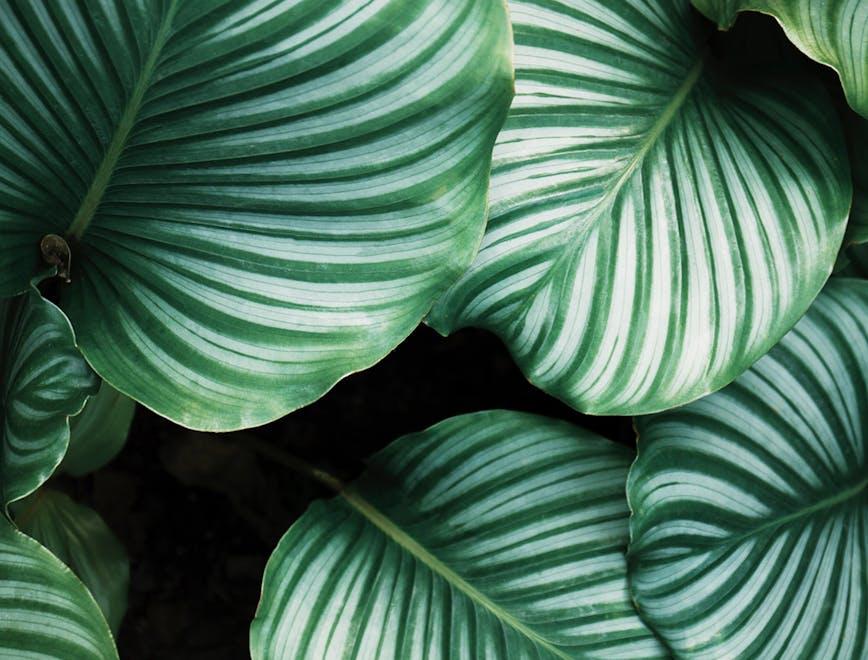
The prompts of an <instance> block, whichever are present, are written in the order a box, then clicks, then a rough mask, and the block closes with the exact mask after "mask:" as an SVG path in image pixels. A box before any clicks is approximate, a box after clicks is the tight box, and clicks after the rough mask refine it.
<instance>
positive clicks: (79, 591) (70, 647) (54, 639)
mask: <svg viewBox="0 0 868 660" xmlns="http://www.w3.org/2000/svg"><path fill="white" fill-rule="evenodd" d="M0 657H2V658H25V657H26V658H37V657H39V658H63V659H64V660H79V659H81V660H95V659H102V658H117V657H118V654H117V651H116V650H115V645H114V641H113V640H112V636H111V632H109V629H108V626H107V625H106V622H105V619H103V616H102V614H101V613H100V611H99V607H98V606H97V604H96V602H95V601H94V600H93V597H92V596H91V595H90V594H89V593H88V591H87V589H85V587H84V585H83V584H82V583H81V582H80V581H79V579H78V578H77V577H75V575H73V574H72V571H70V570H69V569H68V568H67V567H66V566H64V565H63V564H62V563H60V561H59V560H58V559H57V558H56V557H55V556H54V555H52V554H51V553H50V552H49V551H48V550H46V549H45V548H43V547H42V546H41V545H39V544H38V543H37V542H36V541H34V540H33V539H31V538H28V537H27V536H25V535H24V534H22V533H21V532H19V531H17V530H16V529H15V528H14V526H13V525H12V524H11V523H10V522H9V521H8V520H6V518H4V517H2V516H0Z"/></svg>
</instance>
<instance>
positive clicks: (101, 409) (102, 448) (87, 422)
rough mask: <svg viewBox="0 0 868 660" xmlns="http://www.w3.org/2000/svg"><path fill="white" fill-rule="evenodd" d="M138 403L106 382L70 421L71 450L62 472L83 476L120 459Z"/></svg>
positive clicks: (64, 461)
mask: <svg viewBox="0 0 868 660" xmlns="http://www.w3.org/2000/svg"><path fill="white" fill-rule="evenodd" d="M135 413H136V402H135V401H133V400H132V399H130V398H129V397H127V396H124V395H123V394H121V393H120V392H118V391H117V390H116V389H115V388H113V387H112V386H111V385H109V384H108V383H106V382H103V383H101V384H100V388H99V392H97V393H96V395H95V396H93V397H92V398H91V399H89V400H88V402H87V404H86V405H85V406H84V410H82V411H81V413H80V414H79V415H76V416H75V417H73V418H72V419H71V420H69V449H67V451H66V456H64V457H63V463H62V464H61V469H62V470H63V471H64V472H68V473H69V474H71V475H73V476H75V477H80V476H82V475H84V474H87V473H88V472H94V471H95V470H98V469H99V468H101V467H102V466H103V465H105V464H106V463H108V462H109V461H110V460H111V459H113V458H114V457H115V456H117V454H118V452H120V450H121V449H122V448H123V446H124V443H125V442H126V441H127V434H128V433H129V431H130V425H131V424H132V422H133V415H135Z"/></svg>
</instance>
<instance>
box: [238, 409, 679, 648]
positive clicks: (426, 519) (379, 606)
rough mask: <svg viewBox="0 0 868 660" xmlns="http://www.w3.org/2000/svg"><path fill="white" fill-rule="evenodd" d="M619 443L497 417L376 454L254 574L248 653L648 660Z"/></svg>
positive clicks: (457, 423) (442, 428)
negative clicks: (629, 580)
mask: <svg viewBox="0 0 868 660" xmlns="http://www.w3.org/2000/svg"><path fill="white" fill-rule="evenodd" d="M629 460H630V452H629V451H628V450H626V449H625V448H623V447H620V446H618V445H614V444H612V443H610V442H608V441H606V440H603V439H602V438H600V437H597V436H595V435H593V434H591V433H589V432H586V431H582V430H580V429H577V428H575V427H572V426H570V425H568V424H565V423H563V422H557V421H553V420H547V419H545V418H540V417H535V416H531V415H526V414H520V413H510V412H505V411H494V412H485V413H476V414H473V415H466V416H462V417H455V418H452V419H449V420H447V421H445V422H442V423H441V424H438V425H436V426H434V427H432V428H430V429H428V430H427V431H424V432H422V433H418V434H414V435H410V436H405V437H403V438H401V439H399V440H397V441H396V442H394V443H392V444H391V445H390V446H389V447H388V448H386V449H385V450H383V451H382V452H380V453H379V454H377V455H376V456H375V457H374V458H373V459H372V461H371V463H370V466H369V469H368V472H367V474H366V476H364V477H363V478H362V479H361V480H360V481H359V482H357V483H356V484H354V485H352V486H350V487H349V488H347V489H345V490H344V491H343V492H342V494H341V497H338V498H336V499H334V500H332V501H329V502H317V503H315V504H314V505H313V506H312V507H311V508H310V509H309V510H308V512H307V513H305V514H304V515H303V516H302V517H301V518H300V519H299V520H298V521H297V522H296V523H295V524H294V525H293V526H292V528H290V530H289V532H287V534H286V536H284V538H283V539H282V540H281V542H280V544H279V545H278V547H277V549H276V550H275V552H274V554H273V555H272V557H271V559H270V560H269V563H268V566H267V568H266V571H265V577H264V580H263V594H262V600H261V602H260V605H259V609H258V611H257V615H256V619H255V621H254V622H253V626H252V629H251V651H252V654H253V657H254V658H268V659H269V660H276V659H278V658H331V657H341V658H360V657H366V658H367V657H382V658H421V657H426V658H483V657H500V658H505V657H509V658H549V657H556V658H567V657H583V658H592V657H607V658H612V657H617V658H631V657H635V658H650V657H657V656H659V655H661V654H662V649H661V647H660V646H659V643H658V642H657V641H656V639H655V638H654V637H653V636H652V635H651V634H650V633H649V632H648V630H647V629H646V628H645V627H644V626H643V625H642V623H641V622H640V621H639V619H638V617H637V615H636V613H635V612H634V610H633V605H632V603H631V602H630V598H629V595H628V592H627V584H626V575H625V568H626V566H625V558H624V550H625V542H626V533H627V518H626V515H627V509H626V501H625V498H624V481H625V478H626V470H627V466H628V463H629Z"/></svg>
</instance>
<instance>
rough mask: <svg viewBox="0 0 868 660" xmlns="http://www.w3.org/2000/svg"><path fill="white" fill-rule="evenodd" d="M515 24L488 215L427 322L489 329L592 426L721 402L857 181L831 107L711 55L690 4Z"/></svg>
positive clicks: (795, 302)
mask: <svg viewBox="0 0 868 660" xmlns="http://www.w3.org/2000/svg"><path fill="white" fill-rule="evenodd" d="M510 12H511V16H512V21H513V28H514V32H515V48H516V53H515V61H516V69H517V71H516V76H517V79H516V97H515V100H514V102H513V105H512V110H511V112H510V115H509V118H508V119H507V123H506V125H505V127H504V129H503V131H502V132H501V134H500V136H499V138H498V142H497V145H496V147H495V161H494V165H493V171H492V183H491V218H490V220H489V225H488V229H487V230H486V234H485V237H484V239H483V245H482V248H481V251H480V253H479V255H478V256H477V258H476V261H475V262H474V264H473V265H472V267H471V268H470V270H469V271H468V272H467V273H466V274H465V275H464V276H463V277H462V278H461V279H460V280H459V282H458V283H457V284H456V285H455V286H454V287H452V288H451V289H450V290H449V291H448V293H447V294H446V295H445V296H444V297H443V298H441V299H440V300H439V302H438V303H437V305H436V306H435V308H434V310H433V311H432V314H431V315H430V316H429V322H430V323H431V325H432V326H433V327H435V328H436V329H438V330H439V331H441V332H444V333H445V332H451V331H452V330H454V329H456V328H458V327H463V326H478V327H484V328H488V329H490V330H492V331H494V332H496V333H497V334H498V335H499V336H500V337H501V338H502V339H503V340H504V341H505V342H506V344H507V345H508V346H509V348H510V350H511V352H512V354H513V356H514V357H515V359H516V361H517V362H518V364H519V365H520V366H521V368H522V370H523V371H524V372H525V374H526V375H527V376H528V377H529V378H530V380H531V381H532V382H534V383H535V384H537V385H538V386H539V387H541V388H542V389H544V390H546V391H547V392H549V393H551V394H553V395H555V396H557V397H559V398H561V399H563V400H564V401H566V402H568V403H570V404H571V405H573V406H574V407H576V408H578V409H580V410H585V411H589V412H594V413H616V414H627V413H640V412H651V411H657V410H661V409H665V408H669V407H672V406H675V405H678V404H683V403H685V402H687V401H690V400H692V399H695V398H697V397H699V396H700V395H703V394H705V393H707V392H709V391H713V390H715V389H718V388H720V387H722V386H723V385H725V384H726V383H728V382H730V381H732V380H733V379H734V378H735V377H736V376H737V375H738V374H739V373H741V372H742V371H743V370H744V369H745V368H747V366H749V365H750V364H752V363H753V362H754V361H755V360H756V359H758V358H759V357H760V356H761V355H763V354H764V353H765V352H766V351H767V350H768V349H769V348H770V347H771V346H772V345H773V344H774V343H775V342H776V341H778V340H779V339H780V337H781V336H783V334H784V333H785V332H786V331H787V330H788V329H789V328H790V327H792V325H793V324H794V323H795V322H796V320H797V319H798V318H799V317H800V316H801V315H802V314H803V313H804V312H805V310H806V309H807V308H808V306H809V305H810V302H811V301H812V300H813V298H814V297H815V296H816V294H817V293H818V292H819V290H820V289H821V287H822V284H823V282H824V281H825V279H826V278H827V276H828V275H829V273H830V272H831V269H832V266H833V264H834V261H835V256H836V253H837V251H838V248H839V246H840V243H841V240H842V236H843V233H844V228H845V222H846V219H847V214H848V209H849V206H850V199H851V184H850V181H849V172H848V164H847V155H846V151H845V147H844V143H843V140H842V137H841V131H840V127H839V125H838V123H837V122H835V121H830V120H829V118H830V117H834V109H833V107H832V105H831V103H830V101H829V100H828V99H827V98H826V96H825V93H824V91H823V90H822V89H821V86H820V85H818V84H816V83H815V82H814V81H812V80H810V79H808V78H806V77H805V76H804V75H802V73H801V72H799V73H794V74H793V75H792V76H790V75H788V74H786V73H782V72H781V70H780V69H779V68H772V70H771V71H770V72H767V71H766V70H765V68H764V67H763V66H759V65H757V64H756V63H749V65H748V66H743V67H739V66H737V65H736V64H735V63H733V62H728V61H720V60H719V59H717V57H716V55H715V54H713V53H710V52H709V51H708V50H707V48H706V45H705V44H706V41H707V39H708V37H709V34H708V26H706V25H705V24H704V22H701V19H700V18H699V17H698V16H697V15H695V12H693V10H692V9H691V7H690V5H689V2H687V1H686V0H684V1H678V0H667V1H666V2H656V1H654V2H652V1H650V0H648V1H645V0H630V1H624V2H608V1H604V0H578V1H575V2H561V1H557V0H545V1H543V0H515V1H514V2H511V3H510ZM739 59H741V58H739Z"/></svg>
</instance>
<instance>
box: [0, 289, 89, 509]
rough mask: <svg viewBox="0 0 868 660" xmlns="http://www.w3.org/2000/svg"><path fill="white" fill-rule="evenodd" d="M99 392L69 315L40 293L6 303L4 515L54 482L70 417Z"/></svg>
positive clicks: (0, 494) (1, 444) (1, 312)
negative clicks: (38, 490)
mask: <svg viewBox="0 0 868 660" xmlns="http://www.w3.org/2000/svg"><path fill="white" fill-rule="evenodd" d="M97 387H99V380H98V379H97V378H96V376H95V375H94V373H93V372H92V371H91V370H90V368H89V367H88V366H87V364H86V363H85V361H84V359H83V358H82V356H81V354H80V353H79V352H78V349H77V348H76V346H75V336H74V335H73V332H72V328H71V327H70V325H69V321H68V320H67V319H66V317H65V316H64V315H63V312H61V311H60V310H59V309H57V307H55V306H54V305H52V304H51V303H50V302H48V301H47V300H45V299H44V298H42V296H41V295H39V292H38V291H37V290H36V289H35V288H31V290H30V291H28V292H27V293H26V294H24V295H22V296H18V297H17V298H12V299H7V300H0V388H2V392H0V396H2V406H0V414H2V420H0V421H2V437H0V509H2V510H3V511H4V512H5V510H6V507H7V506H8V505H9V504H10V503H11V502H14V501H15V500H18V499H21V498H22V497H25V496H27V495H29V494H30V493H32V492H33V491H34V490H36V489H37V488H38V487H39V486H40V485H41V484H42V483H43V482H44V481H45V480H46V479H48V477H49V476H51V474H52V473H53V472H54V470H55V468H56V467H57V465H58V464H59V463H60V461H61V459H62V458H63V455H64V453H66V447H67V444H68V442H69V416H70V415H75V414H76V413H78V412H79V411H80V410H81V409H82V406H84V403H85V401H86V399H87V397H88V395H90V394H94V393H95V392H96V390H97ZM0 515H2V514H0Z"/></svg>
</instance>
